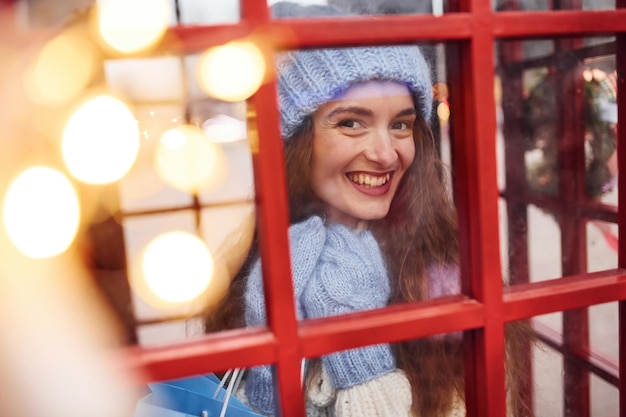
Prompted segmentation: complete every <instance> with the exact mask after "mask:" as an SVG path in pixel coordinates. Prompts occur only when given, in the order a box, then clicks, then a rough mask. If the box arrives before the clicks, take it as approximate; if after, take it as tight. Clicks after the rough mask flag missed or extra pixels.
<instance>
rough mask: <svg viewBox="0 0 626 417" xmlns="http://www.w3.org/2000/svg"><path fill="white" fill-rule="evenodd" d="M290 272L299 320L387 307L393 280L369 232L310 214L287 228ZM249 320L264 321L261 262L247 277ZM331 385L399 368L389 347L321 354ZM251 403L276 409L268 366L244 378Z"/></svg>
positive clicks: (265, 409)
mask: <svg viewBox="0 0 626 417" xmlns="http://www.w3.org/2000/svg"><path fill="white" fill-rule="evenodd" d="M289 241H290V245H291V259H292V265H291V267H292V274H293V280H294V290H295V297H296V308H297V316H298V319H307V318H317V317H327V316H333V315H338V314H346V313H351V312H355V311H363V310H369V309H374V308H379V307H384V306H385V305H387V302H388V300H389V292H390V288H389V278H388V276H387V269H386V268H385V264H384V261H383V258H382V255H381V253H380V249H379V248H378V244H377V242H376V240H375V239H374V236H372V234H371V232H369V231H367V230H366V231H362V232H355V231H352V230H350V229H348V228H347V227H345V226H342V225H338V224H332V225H325V224H324V222H323V220H322V219H321V218H319V217H311V218H309V219H307V220H305V221H303V222H301V223H297V224H294V225H292V226H291V227H290V228H289ZM246 323H247V325H248V326H262V325H265V323H266V317H265V303H264V298H263V279H262V275H261V263H260V262H259V261H257V262H256V263H255V265H254V266H253V268H252V271H251V273H250V276H249V277H248V283H247V289H246ZM322 363H323V366H324V367H325V369H326V370H327V372H328V374H329V375H330V378H331V380H332V383H333V385H334V386H335V387H336V388H338V389H342V388H348V387H352V386H355V385H358V384H360V383H363V382H365V381H368V380H370V379H373V378H376V377H377V376H380V375H383V374H385V373H387V372H390V371H392V370H394V369H395V368H396V365H395V360H394V357H393V354H392V352H391V349H390V347H389V345H387V344H385V345H376V346H366V347H362V348H359V349H352V350H348V351H343V352H337V353H333V354H330V355H327V356H324V357H323V358H322ZM246 396H247V397H248V400H249V402H250V404H252V405H253V406H254V407H256V408H257V409H259V410H260V411H262V412H263V413H267V414H274V413H275V404H274V395H273V386H272V376H271V371H270V367H269V366H262V367H257V368H253V369H251V370H250V371H249V373H248V376H247V379H246Z"/></svg>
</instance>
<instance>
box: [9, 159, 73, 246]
mask: <svg viewBox="0 0 626 417" xmlns="http://www.w3.org/2000/svg"><path fill="white" fill-rule="evenodd" d="M3 215H4V216H3V220H4V226H5V228H6V230H7V234H8V235H9V238H10V239H11V241H12V242H13V244H14V245H15V246H16V247H17V248H18V249H19V250H20V251H21V252H22V253H24V254H25V255H26V256H29V257H31V258H49V257H52V256H56V255H59V254H61V253H63V252H65V250H66V249H67V248H68V247H69V246H70V244H71V243H72V241H73V240H74V238H75V236H76V232H77V231H78V225H79V222H80V205H79V202H78V197H77V195H76V191H75V190H74V188H73V187H72V185H71V184H70V182H69V180H68V179H67V178H66V177H65V175H63V174H62V173H61V172H59V171H56V170H54V169H51V168H46V167H32V168H29V169H27V170H26V171H24V172H23V173H22V174H20V175H19V176H18V177H17V178H16V179H15V180H14V181H13V182H12V183H11V185H10V187H9V189H8V191H7V194H6V196H5V199H4V213H3Z"/></svg>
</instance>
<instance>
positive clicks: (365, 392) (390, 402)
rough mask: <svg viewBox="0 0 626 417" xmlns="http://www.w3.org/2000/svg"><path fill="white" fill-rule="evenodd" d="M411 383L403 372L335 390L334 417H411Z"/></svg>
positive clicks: (392, 373) (395, 372)
mask: <svg viewBox="0 0 626 417" xmlns="http://www.w3.org/2000/svg"><path fill="white" fill-rule="evenodd" d="M412 402H413V401H412V394H411V384H410V383H409V380H408V379H407V377H406V376H405V375H404V372H402V371H399V370H398V371H394V372H389V373H387V374H385V375H382V376H379V377H377V378H375V379H372V380H371V381H367V382H366V383H363V384H361V385H357V386H354V387H352V388H349V389H345V390H341V391H338V392H337V402H336V404H335V414H336V416H337V417H365V416H367V417H411V416H412V414H411V404H412Z"/></svg>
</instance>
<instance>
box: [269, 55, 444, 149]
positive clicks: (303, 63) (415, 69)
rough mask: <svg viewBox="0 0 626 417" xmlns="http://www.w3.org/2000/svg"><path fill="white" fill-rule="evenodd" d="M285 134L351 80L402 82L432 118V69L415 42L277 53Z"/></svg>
mask: <svg viewBox="0 0 626 417" xmlns="http://www.w3.org/2000/svg"><path fill="white" fill-rule="evenodd" d="M277 70H278V71H277V72H278V99H279V106H280V121H281V134H282V136H283V138H285V139H288V138H290V137H291V136H292V135H293V134H294V133H296V131H297V130H298V127H299V126H300V124H301V123H302V122H303V120H304V119H305V118H306V117H307V116H308V115H310V114H312V113H313V112H314V111H315V110H317V108H318V107H319V106H320V105H322V104H324V103H326V102H328V101H330V100H332V99H334V98H336V97H338V96H339V95H341V94H342V93H343V92H344V91H345V90H347V89H348V87H350V86H351V85H353V84H355V83H359V82H364V81H369V80H374V79H376V80H384V81H397V82H399V83H402V84H404V85H406V86H407V87H408V88H409V91H410V92H411V94H413V96H414V97H415V99H416V100H415V102H416V104H417V106H418V111H420V112H421V113H422V116H423V117H424V118H425V119H426V120H427V121H428V120H429V119H430V114H431V106H432V84H431V79H430V69H429V67H428V64H426V60H425V59H424V56H423V55H422V53H421V52H420V50H419V48H418V47H417V46H415V45H397V46H365V47H352V48H329V49H309V50H299V51H290V52H285V53H282V54H280V55H279V56H278V58H277Z"/></svg>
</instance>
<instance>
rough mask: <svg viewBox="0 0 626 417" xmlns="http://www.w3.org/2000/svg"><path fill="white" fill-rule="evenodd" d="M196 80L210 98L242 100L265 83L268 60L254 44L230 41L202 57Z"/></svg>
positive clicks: (208, 51)
mask: <svg viewBox="0 0 626 417" xmlns="http://www.w3.org/2000/svg"><path fill="white" fill-rule="evenodd" d="M197 77H198V82H199V83H200V86H201V87H202V88H203V89H204V90H205V91H206V93H207V94H209V95H210V96H212V97H214V98H216V99H218V100H223V101H243V100H245V99H247V98H248V97H250V96H251V95H252V94H254V93H255V92H256V91H257V90H258V89H259V87H260V86H261V84H262V83H263V79H264V77H265V58H264V57H263V53H262V52H261V50H260V49H259V48H258V47H257V46H256V45H255V44H253V43H251V42H244V41H233V42H229V43H227V44H225V45H222V46H216V47H213V48H210V49H208V50H207V51H206V52H205V53H204V54H202V56H201V57H200V60H199V61H198V66H197Z"/></svg>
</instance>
